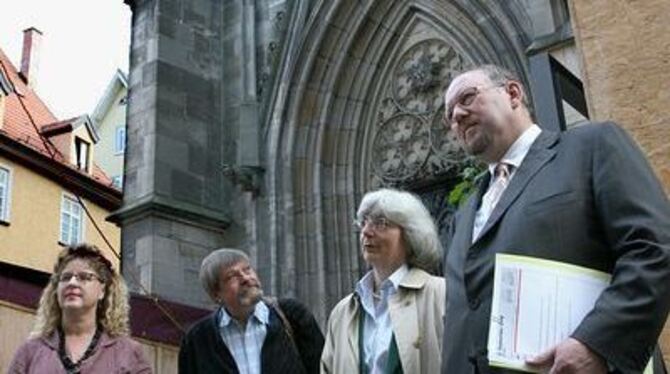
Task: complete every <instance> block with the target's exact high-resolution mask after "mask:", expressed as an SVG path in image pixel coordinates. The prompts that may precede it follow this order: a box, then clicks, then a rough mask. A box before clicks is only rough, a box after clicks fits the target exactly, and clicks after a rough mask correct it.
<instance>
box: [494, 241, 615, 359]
mask: <svg viewBox="0 0 670 374" xmlns="http://www.w3.org/2000/svg"><path fill="white" fill-rule="evenodd" d="M609 281H610V276H609V275H608V274H606V273H603V272H600V271H596V270H592V269H588V268H584V267H580V266H576V265H571V264H566V263H562V262H557V261H549V260H542V259H537V258H533V257H527V256H517V255H508V254H497V255H496V263H495V275H494V283H493V304H492V306H491V323H490V327H489V341H488V351H489V357H488V358H489V363H490V365H492V366H499V367H505V368H510V369H516V370H523V371H528V372H532V371H533V370H532V369H531V368H530V367H528V366H526V365H525V363H524V361H525V360H526V359H527V358H530V357H532V356H535V355H538V354H540V353H542V352H544V351H545V350H547V349H549V348H551V347H553V346H555V345H556V344H558V343H560V342H561V341H563V340H565V339H567V338H568V337H569V336H570V334H572V332H573V331H574V330H575V328H576V327H577V326H578V325H579V323H580V322H581V321H582V319H583V318H584V316H586V314H587V313H588V312H589V311H591V309H593V306H594V305H595V302H596V299H597V298H598V296H599V295H600V293H601V292H602V291H603V290H604V289H605V287H607V285H608V284H609Z"/></svg>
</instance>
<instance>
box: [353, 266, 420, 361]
mask: <svg viewBox="0 0 670 374" xmlns="http://www.w3.org/2000/svg"><path fill="white" fill-rule="evenodd" d="M408 272H409V269H408V267H407V265H402V266H401V267H399V268H398V269H397V270H396V271H395V272H393V274H391V276H389V277H388V278H387V279H386V280H385V281H384V282H382V284H381V286H380V287H379V295H375V294H374V291H373V290H374V275H373V274H372V271H369V272H368V273H367V274H365V276H364V277H363V278H362V279H361V280H360V281H358V284H356V293H358V296H359V297H360V300H361V305H362V306H363V310H364V311H365V322H364V328H363V347H364V350H365V352H359V354H362V355H363V359H364V362H365V365H366V366H367V368H368V372H369V373H370V374H383V373H384V371H385V370H386V361H388V351H389V347H390V346H391V336H392V335H393V326H392V324H391V315H390V314H389V304H388V299H389V297H391V295H393V294H395V293H396V292H398V286H399V284H400V281H401V280H402V279H403V278H404V277H405V275H407V273H408ZM373 298H377V303H376V305H375V302H374V299H373Z"/></svg>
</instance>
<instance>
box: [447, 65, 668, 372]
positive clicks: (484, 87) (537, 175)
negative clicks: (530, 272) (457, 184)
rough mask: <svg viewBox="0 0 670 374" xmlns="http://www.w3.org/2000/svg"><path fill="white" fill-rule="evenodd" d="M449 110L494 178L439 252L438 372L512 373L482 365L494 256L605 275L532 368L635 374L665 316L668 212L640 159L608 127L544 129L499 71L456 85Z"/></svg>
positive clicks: (517, 86)
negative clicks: (587, 306)
mask: <svg viewBox="0 0 670 374" xmlns="http://www.w3.org/2000/svg"><path fill="white" fill-rule="evenodd" d="M445 103H446V113H445V120H446V121H447V123H448V124H449V126H450V127H451V130H452V131H455V133H456V135H457V138H458V139H459V142H460V143H462V145H463V147H464V148H465V150H466V151H467V152H468V153H470V154H472V155H475V156H477V157H478V158H479V159H481V160H482V161H484V162H486V163H487V164H488V167H489V171H488V172H487V173H485V174H484V175H483V177H482V178H481V179H480V181H479V187H478V190H477V192H475V193H474V194H473V195H472V196H471V197H470V198H469V200H468V201H467V202H466V203H464V204H463V206H462V207H461V208H460V210H459V211H458V213H457V214H456V217H455V220H454V225H453V226H452V231H451V235H450V241H449V246H448V250H447V251H446V254H445V259H444V261H445V262H444V268H445V272H446V274H445V275H446V279H447V307H446V321H445V332H444V344H443V361H442V362H443V368H442V372H443V373H449V374H452V373H453V374H471V373H481V374H485V373H504V372H509V371H505V370H502V369H499V368H495V367H491V366H489V363H488V360H487V341H488V329H489V320H490V314H491V299H492V288H493V284H492V283H493V269H494V265H495V264H494V257H495V254H496V253H512V254H519V255H525V256H532V257H537V258H543V259H549V260H555V261H561V262H567V263H571V264H575V265H579V266H584V267H588V268H592V269H596V270H600V271H604V272H607V273H609V274H611V275H612V279H611V283H610V285H609V286H608V287H607V288H606V289H605V290H604V291H603V292H602V294H601V295H600V296H599V297H598V299H597V300H596V303H595V306H594V308H593V309H592V310H591V311H590V312H589V313H588V314H587V315H586V316H585V317H584V319H583V320H582V321H581V323H580V324H579V325H578V327H577V328H576V330H575V331H574V332H573V333H572V335H571V336H570V337H569V338H567V339H565V340H564V341H562V342H561V343H559V344H558V345H556V346H555V347H553V348H552V349H550V350H548V351H547V352H544V353H542V354H539V355H538V356H536V357H534V358H533V359H530V360H528V361H527V363H528V364H532V365H534V366H535V367H536V368H537V369H539V370H542V371H549V372H551V373H589V374H593V373H606V372H615V373H619V372H621V373H640V372H642V370H643V369H644V367H645V366H646V364H647V363H648V361H649V358H650V357H651V355H652V353H653V352H654V350H655V348H656V341H657V339H658V336H659V334H660V332H661V329H662V328H663V324H664V322H665V320H666V317H667V313H668V309H669V307H670V205H669V204H668V199H667V196H666V195H665V193H664V192H663V189H662V187H661V185H660V183H659V182H658V180H657V179H656V177H655V176H654V173H653V171H652V170H651V169H650V167H649V165H648V164H647V162H646V161H645V158H644V156H643V155H642V153H641V152H640V150H639V149H638V148H637V147H636V146H635V145H634V143H633V142H632V141H631V139H630V138H629V137H628V136H627V135H626V134H625V132H624V131H623V130H621V129H620V128H619V127H618V126H616V125H615V124H612V123H593V124H587V125H583V126H579V127H576V128H573V129H571V130H569V131H566V132H563V133H560V134H558V133H554V132H550V131H547V130H541V129H540V128H539V127H538V126H537V125H535V124H533V121H532V120H531V116H530V114H529V111H528V108H527V105H526V100H525V93H524V87H523V86H522V84H521V83H520V80H519V79H517V78H516V77H515V76H514V75H513V74H512V73H511V72H509V71H507V70H505V69H502V68H499V67H496V66H491V65H487V66H482V67H478V68H476V69H474V70H471V71H468V72H466V73H463V74H461V75H459V76H458V77H456V78H455V79H454V80H453V81H452V82H451V84H450V86H449V88H448V89H447V92H446V96H445ZM657 352H658V351H657ZM657 357H658V356H657ZM655 364H656V365H657V368H660V369H661V370H662V362H661V361H660V360H655ZM657 372H658V371H657Z"/></svg>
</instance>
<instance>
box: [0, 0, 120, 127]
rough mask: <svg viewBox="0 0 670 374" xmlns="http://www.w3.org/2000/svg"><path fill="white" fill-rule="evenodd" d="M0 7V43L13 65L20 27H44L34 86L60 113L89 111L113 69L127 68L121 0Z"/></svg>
mask: <svg viewBox="0 0 670 374" xmlns="http://www.w3.org/2000/svg"><path fill="white" fill-rule="evenodd" d="M1 9H2V11H0V48H2V50H3V51H4V52H5V54H6V55H7V56H9V58H10V59H11V60H12V63H14V66H16V68H17V69H20V64H21V48H22V43H23V30H24V29H26V28H28V27H31V26H33V27H35V28H37V29H39V30H40V31H42V33H43V38H42V49H41V52H42V53H41V57H40V61H39V75H38V82H37V87H36V90H37V92H38V94H39V95H40V97H41V98H42V100H44V101H45V102H46V103H47V105H48V106H49V108H50V109H51V111H52V112H53V113H54V114H55V115H56V116H57V117H58V118H59V119H66V118H69V117H74V116H78V115H80V114H84V113H88V114H91V112H92V111H93V109H94V108H95V105H96V103H97V102H98V99H99V98H100V97H101V96H102V94H103V92H104V90H105V88H106V87H107V84H108V83H109V81H110V80H111V79H112V77H113V75H114V72H115V71H116V69H117V68H119V69H121V70H123V71H124V72H126V73H127V72H128V53H129V45H130V18H131V11H130V7H128V6H127V5H125V4H124V3H123V0H58V1H57V0H3V5H2V8H1Z"/></svg>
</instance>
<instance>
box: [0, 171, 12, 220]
mask: <svg viewBox="0 0 670 374" xmlns="http://www.w3.org/2000/svg"><path fill="white" fill-rule="evenodd" d="M9 177H10V174H9V169H7V168H4V167H2V166H0V221H4V222H9V199H10V198H11V196H10V194H9V192H10V191H9V190H10V188H11V181H10V179H9Z"/></svg>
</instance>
